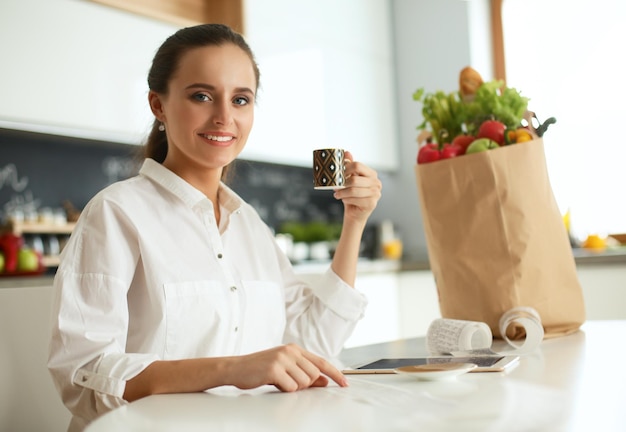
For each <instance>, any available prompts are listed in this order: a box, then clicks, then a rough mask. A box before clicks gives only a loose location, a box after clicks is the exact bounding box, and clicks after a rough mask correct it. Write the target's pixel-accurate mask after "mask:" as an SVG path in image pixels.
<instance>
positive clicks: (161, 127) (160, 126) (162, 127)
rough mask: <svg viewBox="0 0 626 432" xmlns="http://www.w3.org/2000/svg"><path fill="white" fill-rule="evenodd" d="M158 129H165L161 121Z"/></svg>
mask: <svg viewBox="0 0 626 432" xmlns="http://www.w3.org/2000/svg"><path fill="white" fill-rule="evenodd" d="M159 130H160V131H161V132H163V131H164V130H165V125H164V124H163V123H161V124H160V125H159Z"/></svg>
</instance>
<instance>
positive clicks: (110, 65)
mask: <svg viewBox="0 0 626 432" xmlns="http://www.w3.org/2000/svg"><path fill="white" fill-rule="evenodd" d="M175 29H176V27H174V26H171V25H168V24H164V23H163V22H161V21H157V20H152V19H148V18H142V17H140V16H138V15H134V14H131V13H127V12H123V11H120V10H118V9H114V8H110V7H106V6H102V5H98V4H95V3H93V2H91V1H86V0H81V1H76V0H46V1H41V0H3V1H2V4H1V5H0V39H1V40H2V41H3V42H2V43H1V44H0V58H2V71H0V76H1V77H2V79H1V80H0V100H1V101H2V103H1V104H0V127H4V128H10V129H22V130H31V131H34V132H44V133H52V134H57V135H66V136H76V137H81V138H93V139H100V140H104V141H113V142H124V143H131V144H139V143H140V142H141V140H142V139H143V138H144V137H145V135H146V133H147V131H148V129H149V127H150V126H151V124H152V119H153V116H152V114H151V113H150V110H149V107H148V103H147V94H148V86H147V83H146V76H147V73H148V69H149V68H150V64H151V61H152V57H153V55H154V53H155V51H156V49H157V48H158V46H159V45H160V44H161V43H162V42H163V40H165V38H166V37H167V36H169V35H170V34H171V33H172V32H173V31H175Z"/></svg>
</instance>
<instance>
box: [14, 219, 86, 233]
mask: <svg viewBox="0 0 626 432" xmlns="http://www.w3.org/2000/svg"><path fill="white" fill-rule="evenodd" d="M75 226H76V222H67V223H65V224H55V223H40V222H11V231H12V232H13V234H15V235H22V234H71V233H72V230H73V229H74V227H75Z"/></svg>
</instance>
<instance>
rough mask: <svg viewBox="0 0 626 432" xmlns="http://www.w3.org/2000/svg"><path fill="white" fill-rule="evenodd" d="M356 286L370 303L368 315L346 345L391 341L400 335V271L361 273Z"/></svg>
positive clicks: (348, 346)
mask: <svg viewBox="0 0 626 432" xmlns="http://www.w3.org/2000/svg"><path fill="white" fill-rule="evenodd" d="M355 286H356V289H358V290H359V291H361V292H362V293H363V294H365V296H366V297H367V299H368V300H369V303H368V304H367V309H366V310H365V316H364V317H363V318H362V319H361V320H360V321H359V323H358V324H357V326H356V328H355V330H354V332H353V333H352V335H351V336H350V338H349V339H348V340H347V341H346V343H345V345H344V346H345V348H350V347H354V346H361V345H368V344H373V343H379V342H388V341H391V340H396V339H398V338H399V337H400V333H401V332H400V314H399V307H398V306H399V303H398V300H399V298H398V274H397V273H395V272H393V273H392V272H386V273H370V274H363V275H359V276H357V279H356V283H355Z"/></svg>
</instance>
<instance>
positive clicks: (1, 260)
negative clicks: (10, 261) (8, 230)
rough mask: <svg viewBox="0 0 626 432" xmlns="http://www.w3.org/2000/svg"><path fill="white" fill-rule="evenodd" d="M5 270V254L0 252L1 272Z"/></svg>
mask: <svg viewBox="0 0 626 432" xmlns="http://www.w3.org/2000/svg"><path fill="white" fill-rule="evenodd" d="M3 271H4V254H3V253H2V252H0V273H2V272H3Z"/></svg>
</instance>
